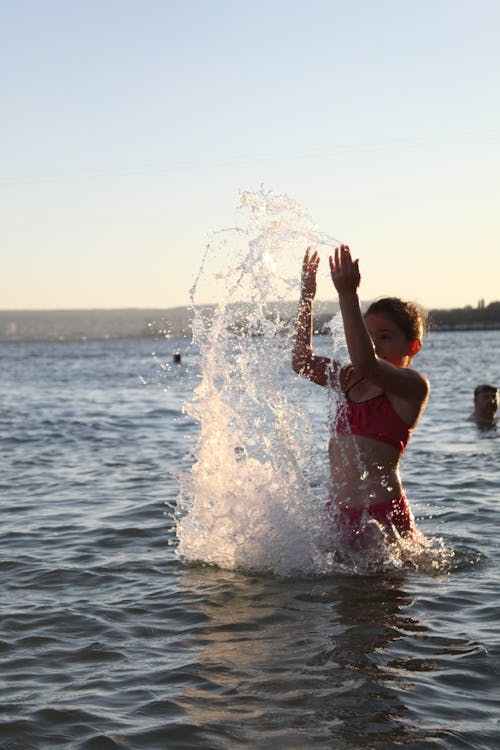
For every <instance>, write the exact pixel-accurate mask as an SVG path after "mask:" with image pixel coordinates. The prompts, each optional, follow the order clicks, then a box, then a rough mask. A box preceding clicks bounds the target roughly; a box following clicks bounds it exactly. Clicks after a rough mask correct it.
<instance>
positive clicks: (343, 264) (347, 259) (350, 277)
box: [330, 245, 361, 294]
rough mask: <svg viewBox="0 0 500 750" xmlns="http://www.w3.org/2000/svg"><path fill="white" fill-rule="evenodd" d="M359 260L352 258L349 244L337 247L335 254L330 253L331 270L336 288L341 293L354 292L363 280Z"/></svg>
mask: <svg viewBox="0 0 500 750" xmlns="http://www.w3.org/2000/svg"><path fill="white" fill-rule="evenodd" d="M358 263H359V261H358V260H353V259H352V258H351V251H350V250H349V247H348V246H347V245H341V246H340V247H336V248H335V256H334V257H333V258H332V256H331V255H330V271H331V274H332V281H333V283H334V285H335V289H336V290H337V292H338V293H339V294H354V293H355V292H356V290H357V288H358V286H359V282H360V281H361V275H360V273H359V268H358Z"/></svg>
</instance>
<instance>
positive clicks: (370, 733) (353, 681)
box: [179, 568, 431, 748]
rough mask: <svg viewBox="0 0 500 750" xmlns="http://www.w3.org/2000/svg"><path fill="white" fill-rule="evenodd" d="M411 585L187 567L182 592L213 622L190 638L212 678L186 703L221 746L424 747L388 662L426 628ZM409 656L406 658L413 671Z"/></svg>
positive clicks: (403, 683)
mask: <svg viewBox="0 0 500 750" xmlns="http://www.w3.org/2000/svg"><path fill="white" fill-rule="evenodd" d="M404 583H405V581H404V578H403V577H398V576H387V577H383V576H367V577H365V578H362V577H354V576H345V577H339V578H334V579H333V578H329V579H324V580H323V581H321V582H312V581H303V580H302V581H288V582H287V583H280V582H279V581H274V580H272V579H267V578H251V579H248V578H244V577H239V576H237V575H236V574H231V573H227V572H224V571H217V570H210V569H202V568H193V569H187V570H186V572H185V574H184V576H183V579H182V585H183V586H186V587H187V588H188V589H190V590H191V593H195V594H198V595H199V596H200V607H201V609H202V610H203V613H204V614H205V615H206V618H207V619H206V621H205V623H204V624H203V625H201V626H200V627H199V628H198V630H197V631H196V633H195V634H194V635H193V636H192V638H191V645H192V646H193V647H194V649H195V651H196V653H197V666H196V672H197V674H198V676H201V677H203V680H204V682H203V684H202V685H200V684H199V683H197V684H196V685H195V686H193V687H192V688H187V689H186V690H184V691H183V695H182V697H180V698H179V702H180V703H181V705H182V706H183V707H184V708H185V709H186V710H187V711H188V712H189V714H190V715H191V716H192V717H193V718H194V720H195V723H196V724H197V725H199V726H203V727H205V732H206V734H207V737H209V736H210V733H211V727H213V728H214V729H215V727H219V729H220V727H221V726H224V727H225V735H226V738H225V739H221V737H220V734H218V744H217V745H216V746H217V747H221V748H222V747H228V748H229V747H231V746H232V747H234V746H235V743H236V746H237V743H238V742H239V743H242V744H244V745H245V746H247V747H252V748H260V747H271V746H272V747H282V748H289V747H304V748H305V747H308V746H309V743H310V745H311V746H315V747H335V748H361V747H378V746H379V745H378V744H377V743H378V742H383V741H387V740H391V741H392V742H405V743H406V742H408V741H416V739H417V738H418V735H419V730H418V728H417V726H416V725H415V722H414V721H413V720H412V717H411V715H410V713H409V711H408V708H407V705H406V703H405V700H404V698H405V690H406V689H408V688H409V684H408V678H407V677H404V676H402V674H401V670H400V669H398V668H396V667H395V664H396V662H395V660H393V659H392V657H391V646H392V644H393V643H395V642H404V641H405V639H407V638H414V637H415V636H421V634H423V633H424V632H425V627H424V625H422V623H420V622H419V621H418V620H417V619H416V618H415V616H413V615H412V612H411V607H412V604H413V599H412V596H411V595H410V594H409V593H407V591H405V588H404ZM399 650H400V651H401V650H402V651H403V652H404V650H405V647H404V645H403V647H402V649H401V647H400V649H399ZM411 658H412V657H411V650H408V653H407V659H408V660H409V661H407V662H406V663H405V667H404V671H408V667H409V663H410V660H411ZM414 668H415V669H419V668H425V667H424V665H422V664H418V665H417V664H415V665H414ZM429 668H431V667H429ZM263 738H265V740H264V739H263ZM374 743H375V744H374Z"/></svg>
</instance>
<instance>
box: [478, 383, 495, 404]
mask: <svg viewBox="0 0 500 750" xmlns="http://www.w3.org/2000/svg"><path fill="white" fill-rule="evenodd" d="M484 391H486V392H487V393H495V394H496V393H497V392H498V388H497V387H496V386H494V385H490V384H489V383H481V385H477V386H476V387H475V388H474V400H476V398H477V397H478V396H479V394H480V393H483V392H484Z"/></svg>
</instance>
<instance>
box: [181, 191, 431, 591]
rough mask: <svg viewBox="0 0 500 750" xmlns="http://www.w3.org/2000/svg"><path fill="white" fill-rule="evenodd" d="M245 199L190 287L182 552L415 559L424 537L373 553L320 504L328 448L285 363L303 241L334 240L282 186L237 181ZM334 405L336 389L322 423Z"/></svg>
mask: <svg viewBox="0 0 500 750" xmlns="http://www.w3.org/2000/svg"><path fill="white" fill-rule="evenodd" d="M241 210H242V211H243V212H245V214H246V224H245V226H244V227H243V228H241V227H235V228H232V229H228V230H223V231H220V232H217V233H214V235H213V240H212V242H210V243H209V244H208V246H207V248H206V252H205V256H204V258H203V262H202V265H201V268H200V272H199V274H198V278H197V279H196V282H195V285H194V287H193V289H192V290H191V301H192V304H193V308H194V312H195V314H194V320H193V324H192V327H193V343H194V344H195V345H197V346H198V347H199V351H200V358H201V369H202V377H201V381H200V383H199V385H198V387H197V388H196V390H195V393H194V397H193V399H192V400H191V401H190V402H189V403H187V404H185V409H186V411H187V412H188V414H190V415H191V416H193V417H194V418H195V419H197V420H198V421H199V423H200V434H199V439H198V445H197V448H196V451H195V454H196V460H195V463H194V465H193V466H192V469H191V471H190V472H189V473H188V474H186V475H185V476H184V477H183V478H182V479H181V493H180V497H179V500H178V504H177V511H176V520H177V539H178V546H177V554H178V556H179V557H180V558H181V559H183V560H186V561H191V562H195V561H196V562H204V563H208V564H215V565H219V566H221V567H224V568H230V569H242V570H245V571H255V572H267V573H273V574H275V575H279V576H290V575H301V576H304V575H306V576H309V575H324V574H328V573H332V572H338V571H339V570H346V569H347V570H350V571H353V570H354V571H355V570H358V569H360V568H362V569H364V570H366V569H367V568H368V569H372V568H373V566H376V567H377V568H380V567H385V566H387V565H389V566H392V567H394V566H396V567H400V566H401V565H402V564H404V562H405V560H403V559H402V556H401V550H403V549H404V550H405V551H404V555H403V557H404V558H405V559H408V558H411V557H412V556H413V558H414V564H415V559H416V557H415V555H416V553H417V552H418V554H419V555H421V553H422V550H423V549H424V548H428V546H429V545H428V544H426V543H425V540H423V539H422V540H421V541H420V542H419V544H418V550H415V549H412V550H410V549H408V543H406V548H403V546H401V545H400V546H399V547H398V551H397V553H395V551H394V549H391V550H389V548H386V549H385V550H384V554H383V555H381V554H380V549H379V550H378V552H377V554H376V555H375V554H374V555H372V556H371V558H370V560H368V559H367V555H366V553H365V554H363V555H361V556H360V557H359V559H355V557H353V555H352V553H351V552H349V553H346V550H343V549H342V542H341V540H340V538H339V537H338V535H336V533H335V530H334V529H332V523H331V520H329V519H328V514H327V512H326V511H325V502H326V499H327V498H328V495H329V482H330V476H329V467H328V455H327V451H326V450H325V451H324V452H323V451H321V450H318V446H317V445H316V444H315V442H316V438H315V437H314V434H313V428H312V424H311V419H310V417H309V415H308V414H307V412H306V411H305V409H304V408H303V406H302V400H303V390H302V389H301V388H300V383H298V382H297V377H296V376H295V375H294V373H293V372H292V370H291V336H292V333H293V314H294V311H295V309H296V302H295V303H293V306H290V303H288V305H287V300H289V299H290V298H292V299H293V298H294V299H298V292H299V278H298V269H299V268H300V261H301V258H302V256H303V253H304V249H305V247H307V246H308V245H311V246H314V247H316V248H318V247H321V246H326V247H329V248H331V247H334V246H335V245H338V244H340V243H339V242H338V241H337V240H335V239H334V238H333V237H329V236H328V235H326V234H323V233H321V232H318V231H317V229H316V228H315V226H314V225H313V223H312V220H311V218H310V217H309V216H308V215H307V214H306V213H305V212H304V211H303V210H302V208H301V207H300V206H299V205H298V204H297V203H296V202H295V201H293V200H292V199H290V198H289V197H288V196H286V195H275V194H273V193H271V192H268V191H265V190H264V189H262V188H261V189H260V190H259V191H255V192H251V191H248V192H244V193H242V194H241ZM290 272H291V273H292V274H293V275H292V277H289V276H288V275H287V274H288V273H290ZM203 284H208V285H209V288H210V293H212V294H214V293H216V294H217V298H219V299H221V301H220V302H219V304H218V305H217V306H216V307H215V309H210V310H207V308H204V307H202V306H198V305H197V301H196V300H197V297H198V295H201V294H203V289H202V285H203ZM205 294H206V292H205ZM290 321H291V322H290ZM332 328H333V329H334V345H335V346H334V348H335V356H336V357H337V358H339V356H342V355H341V353H342V351H345V341H344V339H343V331H342V327H341V325H339V322H338V320H337V322H336V323H335V320H334V321H333V326H332ZM338 405H339V396H338V392H336V391H334V390H332V391H331V393H330V408H329V409H327V408H326V403H325V434H327V433H328V427H327V425H326V419H327V418H329V419H331V418H332V414H333V413H334V412H335V410H336V409H337V408H338ZM328 415H329V417H328ZM392 547H394V545H392Z"/></svg>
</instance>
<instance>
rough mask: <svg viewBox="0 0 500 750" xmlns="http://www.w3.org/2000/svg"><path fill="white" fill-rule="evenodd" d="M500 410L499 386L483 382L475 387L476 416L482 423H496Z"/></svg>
mask: <svg viewBox="0 0 500 750" xmlns="http://www.w3.org/2000/svg"><path fill="white" fill-rule="evenodd" d="M497 411H498V388H497V387H496V386H494V385H490V384H489V383H481V385H478V386H476V388H475V389H474V417H475V418H476V420H477V422H478V424H480V425H491V424H494V422H495V420H496V417H497Z"/></svg>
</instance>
